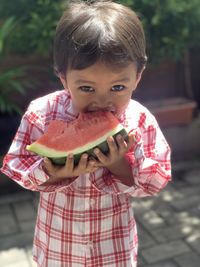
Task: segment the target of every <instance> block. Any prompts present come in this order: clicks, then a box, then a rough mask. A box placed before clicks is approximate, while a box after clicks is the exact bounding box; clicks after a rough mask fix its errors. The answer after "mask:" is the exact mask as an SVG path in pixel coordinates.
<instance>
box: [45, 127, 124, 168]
mask: <svg viewBox="0 0 200 267" xmlns="http://www.w3.org/2000/svg"><path fill="white" fill-rule="evenodd" d="M118 134H120V135H121V136H122V137H123V138H124V140H125V141H128V134H127V131H126V130H125V129H124V128H123V129H122V130H120V131H119V132H117V133H116V134H114V135H112V136H113V137H114V139H116V136H117V135H118ZM96 147H98V148H99V149H100V150H101V152H103V153H104V154H105V155H106V154H108V152H109V147H108V143H107V141H103V142H101V143H100V144H97V145H95V146H94V147H92V148H91V149H88V150H86V151H83V152H82V153H77V154H74V164H75V165H77V164H78V162H79V160H80V158H81V155H82V154H83V153H87V154H88V155H89V156H90V157H94V158H96V155H95V154H94V152H93V151H94V148H96ZM49 159H50V160H51V161H52V162H53V163H54V164H56V165H64V164H65V162H66V159H67V157H60V158H50V157H49Z"/></svg>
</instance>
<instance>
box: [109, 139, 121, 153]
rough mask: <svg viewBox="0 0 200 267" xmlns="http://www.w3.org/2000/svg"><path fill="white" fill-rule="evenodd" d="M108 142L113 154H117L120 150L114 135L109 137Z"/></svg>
mask: <svg viewBox="0 0 200 267" xmlns="http://www.w3.org/2000/svg"><path fill="white" fill-rule="evenodd" d="M107 143H108V147H109V151H110V153H111V154H115V153H117V151H118V148H117V144H116V142H115V140H114V138H113V137H112V136H109V137H108V138H107Z"/></svg>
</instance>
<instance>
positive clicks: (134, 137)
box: [1, 1, 170, 267]
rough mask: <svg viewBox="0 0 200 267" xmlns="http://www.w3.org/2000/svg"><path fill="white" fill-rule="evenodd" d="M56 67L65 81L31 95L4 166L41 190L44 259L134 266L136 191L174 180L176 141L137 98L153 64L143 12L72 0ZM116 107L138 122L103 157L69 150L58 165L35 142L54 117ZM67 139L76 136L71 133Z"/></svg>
mask: <svg viewBox="0 0 200 267" xmlns="http://www.w3.org/2000/svg"><path fill="white" fill-rule="evenodd" d="M54 60H55V70H56V73H57V75H58V77H59V78H60V80H61V82H62V84H63V86H64V90H59V91H56V92H55V93H51V94H48V95H46V96H44V97H41V98H39V99H36V100H34V101H32V102H31V104H30V106H29V107H28V109H27V111H26V112H25V114H24V116H23V118H22V121H21V124H20V127H19V129H18V131H17V134H16V136H15V138H14V140H13V143H12V145H11V147H10V149H9V152H8V154H7V155H6V156H5V158H4V163H3V167H2V169H1V170H2V172H3V173H5V174H6V175H7V176H9V177H10V178H11V179H13V180H14V181H16V182H17V183H18V184H20V185H21V186H23V187H24V188H27V189H29V190H33V191H39V192H40V202H39V207H38V216H37V222H36V229H35V236H34V248H33V252H34V260H35V261H36V262H37V265H38V266H40V267H56V266H57V267H61V266H62V267H71V266H73V267H78V266H88V267H94V266H96V267H101V266H106V267H108V266H110V267H114V266H116V267H135V266H136V265H137V248H138V240H137V230H136V223H135V219H134V215H133V211H132V207H131V201H132V200H133V198H132V197H145V196H151V195H154V194H156V193H158V192H159V191H160V190H161V189H163V187H164V186H166V184H167V182H168V181H169V180H170V148H169V146H168V144H167V142H166V140H165V138H164V136H163V134H162V132H161V130H160V128H159V126H158V124H157V122H156V120H155V118H154V116H153V115H152V114H151V113H150V112H149V111H148V110H147V109H146V108H145V107H144V106H142V105H141V104H140V103H138V102H137V101H134V100H132V99H131V97H132V93H134V90H135V89H136V87H137V84H138V83H139V81H140V79H141V75H142V72H143V70H144V68H145V64H146V54H145V37H144V32H143V28H142V25H141V23H140V20H139V19H138V17H137V15H136V14H135V13H134V12H133V11H132V10H130V9H129V8H127V7H125V6H123V5H121V4H117V3H113V2H110V1H106V2H105V1H100V2H98V1H95V2H93V3H88V2H78V3H71V4H69V6H68V8H67V10H66V12H65V13H64V14H63V16H62V18H61V19H60V21H59V23H58V27H57V31H56V35H55V53H54ZM98 110H106V111H110V112H112V113H113V114H115V116H116V117H118V119H119V121H120V122H121V123H122V124H123V125H124V126H126V127H129V129H130V130H131V133H130V135H129V140H128V142H125V141H124V140H123V139H122V138H121V137H120V136H118V137H117V141H116V142H115V141H114V139H113V138H112V137H109V138H108V140H107V142H108V145H109V154H108V155H104V154H103V153H102V152H101V151H99V150H98V149H95V151H94V152H95V154H96V155H97V158H98V160H95V159H89V158H88V156H87V154H84V155H83V156H82V157H81V160H80V162H79V164H78V166H74V163H73V155H70V156H69V157H68V159H67V161H66V164H65V166H62V167H58V166H54V165H52V164H51V162H50V161H48V160H47V159H43V158H41V157H39V156H37V155H35V154H33V153H30V152H29V151H27V150H26V146H27V145H29V144H31V143H32V142H34V141H35V140H36V139H38V138H39V137H40V136H41V135H42V134H43V133H44V132H45V131H46V130H47V128H48V125H49V123H50V121H52V120H55V119H57V120H63V121H66V122H68V121H71V120H74V119H75V118H76V117H77V115H78V114H79V112H93V111H98ZM66 142H67V140H66Z"/></svg>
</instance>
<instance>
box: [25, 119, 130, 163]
mask: <svg viewBox="0 0 200 267" xmlns="http://www.w3.org/2000/svg"><path fill="white" fill-rule="evenodd" d="M118 134H121V135H122V136H123V137H124V138H128V134H127V131H126V129H125V128H124V127H123V126H122V125H121V124H118V125H117V126H116V128H114V129H112V130H111V131H108V132H107V133H106V134H105V135H104V136H102V137H101V138H98V139H97V140H95V141H93V142H90V143H88V144H86V145H84V146H82V147H78V148H76V149H74V150H71V151H60V150H55V149H52V148H49V147H45V146H44V145H42V144H39V143H37V142H35V143H32V144H31V145H27V147H26V149H27V150H29V151H31V152H34V153H36V154H38V155H40V156H42V157H47V158H49V159H51V160H52V162H53V163H55V164H57V165H63V164H65V161H66V158H67V156H68V155H69V154H73V155H74V162H75V163H76V164H77V163H78V161H79V159H80V157H81V155H82V154H83V153H87V154H89V155H90V156H95V155H94V153H93V149H94V148H95V147H99V148H100V150H101V151H102V152H103V153H104V154H106V153H108V144H107V141H106V139H107V138H108V137H109V136H113V137H115V136H116V135H118Z"/></svg>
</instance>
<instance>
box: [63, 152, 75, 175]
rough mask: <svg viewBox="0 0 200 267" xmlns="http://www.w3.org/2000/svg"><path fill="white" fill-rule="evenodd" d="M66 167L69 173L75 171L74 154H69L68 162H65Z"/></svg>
mask: <svg viewBox="0 0 200 267" xmlns="http://www.w3.org/2000/svg"><path fill="white" fill-rule="evenodd" d="M65 167H66V169H67V170H68V171H69V172H72V171H73V169H74V156H73V154H69V155H68V156H67V160H66V162H65Z"/></svg>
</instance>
